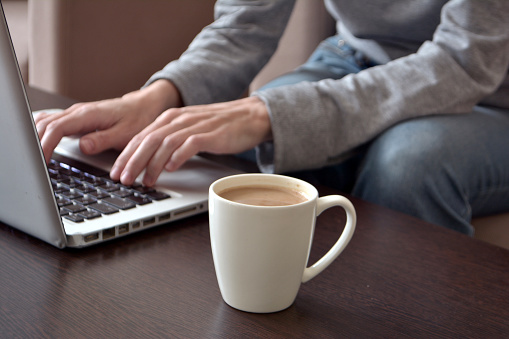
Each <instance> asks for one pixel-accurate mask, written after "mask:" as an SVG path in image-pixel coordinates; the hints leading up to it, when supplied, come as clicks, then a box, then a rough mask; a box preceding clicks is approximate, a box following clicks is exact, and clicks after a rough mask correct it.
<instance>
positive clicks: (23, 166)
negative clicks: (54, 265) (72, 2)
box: [0, 2, 238, 248]
mask: <svg viewBox="0 0 509 339" xmlns="http://www.w3.org/2000/svg"><path fill="white" fill-rule="evenodd" d="M0 12H1V13H0V74H1V75H0V116H1V118H0V220H1V221H2V222H3V223H5V224H8V225H10V226H11V227H14V228H16V229H19V230H21V231H23V232H25V233H27V234H30V235H32V236H34V237H36V238H39V239H41V240H43V241H45V242H47V243H49V244H51V245H54V246H56V247H58V248H64V247H85V246H90V245H95V244H98V243H101V242H103V241H108V240H111V239H115V238H118V237H121V236H125V235H128V234H132V233H136V232H139V231H142V230H145V229H147V228H151V227H155V226H158V225H162V224H167V223H168V222H172V221H175V220H178V219H182V218H185V217H189V216H191V215H195V214H198V213H203V212H206V211H207V209H208V188H209V186H210V184H211V183H212V182H214V181H215V180H217V179H219V178H221V177H224V176H227V175H232V174H236V173H238V171H236V170H234V169H231V168H228V167H224V166H222V165H219V164H216V163H214V162H212V161H209V160H207V159H204V158H202V157H199V156H195V157H193V158H192V159H190V160H189V161H188V162H187V163H186V164H184V166H183V167H182V168H181V169H179V170H177V171H176V172H172V173H168V172H164V173H163V174H162V175H161V176H160V177H159V179H158V181H157V183H156V185H155V186H154V187H153V188H150V189H149V188H147V187H143V186H141V185H138V184H135V185H133V186H130V187H125V186H122V185H121V184H120V183H118V182H113V181H111V180H109V174H108V173H109V170H110V169H111V166H112V164H113V162H114V160H115V158H116V156H117V155H118V153H115V152H113V151H111V152H104V153H102V154H100V155H98V156H86V155H84V154H82V153H81V152H80V150H79V140H78V138H72V137H66V138H64V139H63V140H62V142H61V143H60V144H59V145H58V147H57V149H56V150H55V156H54V159H53V160H52V162H51V163H50V164H48V165H46V163H45V161H44V157H43V154H42V149H41V146H40V143H39V138H38V135H37V131H36V127H35V124H34V120H33V115H32V111H31V109H30V106H29V103H28V99H27V95H26V91H25V88H24V85H23V81H22V78H21V74H20V71H19V67H18V64H17V59H16V56H15V52H14V48H13V45H12V41H11V38H10V34H9V30H8V27H7V23H6V20H5V15H4V12H3V8H2V5H1V2H0ZM140 178H141V176H140ZM140 178H139V179H140Z"/></svg>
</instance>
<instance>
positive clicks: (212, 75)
mask: <svg viewBox="0 0 509 339" xmlns="http://www.w3.org/2000/svg"><path fill="white" fill-rule="evenodd" d="M300 1H304V0H300ZM306 1H316V0H306ZM325 4H326V6H327V9H328V11H329V12H330V14H331V15H332V16H333V18H334V19H336V21H337V29H338V32H339V33H340V34H341V35H342V37H343V38H344V40H346V41H347V42H348V43H349V44H351V45H352V46H354V47H355V48H357V49H358V50H360V51H362V52H363V53H364V54H365V55H367V56H368V57H370V58H371V59H373V60H375V61H376V62H377V63H379V64H380V65H379V66H376V67H372V68H369V69H367V70H364V71H362V72H360V73H358V74H353V75H349V76H346V77H344V78H343V79H340V80H322V81H318V82H314V83H309V82H305V83H300V84H296V85H291V86H284V87H279V88H274V89H270V90H266V91H263V92H255V93H253V95H257V96H259V97H260V98H261V99H262V100H263V101H264V102H265V103H266V104H267V107H268V109H269V114H270V119H271V126H272V131H273V136H274V139H273V141H271V142H267V143H264V144H262V145H260V146H259V147H258V161H259V166H260V168H261V169H262V170H263V171H266V172H279V173H281V172H287V171H294V170H302V169H309V168H319V167H322V166H326V165H331V164H334V163H337V162H338V161H341V160H342V159H343V158H345V157H347V156H348V154H349V153H350V152H351V151H352V150H355V149H356V148H357V147H358V146H361V145H363V144H364V143H366V142H368V141H370V140H372V139H373V138H374V137H376V136H377V135H378V134H380V133H381V132H383V131H384V130H385V129H387V128H389V127H390V126H393V125H394V124H397V123H398V122H401V121H404V120H407V119H411V118H415V117H420V116H426V115H433V114H456V113H466V112H470V111H471V110H472V107H473V106H474V105H478V104H481V105H490V106H495V107H499V108H502V109H506V110H508V114H509V78H508V65H509V19H508V18H509V1H508V0H450V1H445V0H426V1H423V0H356V1H350V0H326V2H325ZM293 5H294V1H292V0H246V1H241V0H220V1H218V2H217V4H216V8H215V16H216V20H215V21H214V23H212V24H211V25H209V26H208V27H206V28H205V29H204V30H203V31H202V32H201V33H200V34H199V35H198V36H197V37H196V39H195V40H194V41H193V42H192V44H191V45H190V46H189V48H188V50H187V51H186V52H185V53H184V54H183V55H182V56H181V58H180V59H179V60H176V61H173V62H171V63H169V64H168V65H167V66H166V67H165V68H164V69H163V70H161V71H159V72H157V73H156V74H154V75H153V76H152V77H151V78H150V79H149V82H148V83H150V82H153V81H155V80H157V79H169V80H171V81H172V82H173V83H174V84H175V85H176V86H177V88H178V89H179V90H180V92H181V95H182V98H183V100H184V103H185V104H186V105H195V104H203V103H212V102H219V101H226V100H232V99H236V98H238V97H239V96H240V95H241V94H242V93H243V92H244V91H245V90H246V88H247V87H248V85H249V83H250V82H251V80H252V79H253V78H254V76H255V75H256V74H257V73H258V71H259V70H260V69H261V68H262V67H263V66H264V65H265V63H266V62H267V61H268V60H269V58H270V56H271V55H272V54H273V52H274V51H275V49H276V47H277V43H278V41H279V38H280V37H281V35H282V32H283V31H284V28H285V26H286V24H287V22H288V19H289V16H290V14H291V11H292V9H293ZM508 132H509V131H508Z"/></svg>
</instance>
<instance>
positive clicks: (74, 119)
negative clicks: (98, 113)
mask: <svg viewBox="0 0 509 339" xmlns="http://www.w3.org/2000/svg"><path fill="white" fill-rule="evenodd" d="M101 127H102V126H101V121H100V119H98V118H96V117H95V115H91V114H81V113H80V112H79V111H78V112H72V113H65V114H59V116H57V117H54V118H53V117H51V120H50V121H49V122H48V123H45V127H44V134H43V136H42V138H41V146H42V149H43V152H44V154H45V157H46V160H47V161H49V159H50V158H51V154H52V153H53V150H54V149H55V147H57V145H58V143H59V142H60V140H62V138H63V137H64V136H68V135H76V134H85V133H89V132H90V131H95V130H96V129H98V128H101Z"/></svg>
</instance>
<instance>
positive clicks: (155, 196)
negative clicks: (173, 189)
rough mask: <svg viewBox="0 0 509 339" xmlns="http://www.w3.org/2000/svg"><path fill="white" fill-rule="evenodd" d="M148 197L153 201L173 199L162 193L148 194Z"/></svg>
mask: <svg viewBox="0 0 509 339" xmlns="http://www.w3.org/2000/svg"><path fill="white" fill-rule="evenodd" d="M147 196H149V197H150V198H151V199H153V200H163V199H168V198H171V196H170V195H168V194H166V193H163V192H160V191H154V192H149V193H147Z"/></svg>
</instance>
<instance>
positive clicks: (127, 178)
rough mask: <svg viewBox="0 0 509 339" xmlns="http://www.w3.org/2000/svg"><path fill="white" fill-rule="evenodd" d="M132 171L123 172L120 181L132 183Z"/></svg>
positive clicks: (126, 183)
mask: <svg viewBox="0 0 509 339" xmlns="http://www.w3.org/2000/svg"><path fill="white" fill-rule="evenodd" d="M131 180H132V179H131V173H129V172H124V173H122V175H121V176H120V181H121V182H122V183H123V184H125V185H130V184H131V183H132V181H131Z"/></svg>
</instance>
